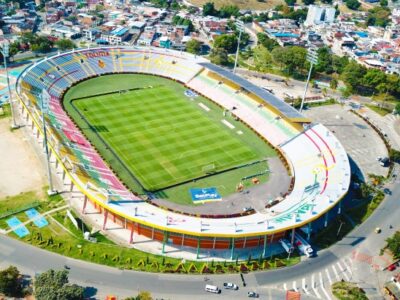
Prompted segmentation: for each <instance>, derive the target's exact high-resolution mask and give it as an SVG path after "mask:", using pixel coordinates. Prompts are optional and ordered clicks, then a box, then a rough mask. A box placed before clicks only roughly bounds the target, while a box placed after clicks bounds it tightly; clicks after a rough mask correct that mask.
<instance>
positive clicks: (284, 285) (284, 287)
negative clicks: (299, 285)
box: [283, 282, 287, 291]
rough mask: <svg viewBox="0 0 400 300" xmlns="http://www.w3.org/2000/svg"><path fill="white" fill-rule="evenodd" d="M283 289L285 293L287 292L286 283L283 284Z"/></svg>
mask: <svg viewBox="0 0 400 300" xmlns="http://www.w3.org/2000/svg"><path fill="white" fill-rule="evenodd" d="M283 289H284V290H285V291H287V286H286V282H285V283H284V284H283Z"/></svg>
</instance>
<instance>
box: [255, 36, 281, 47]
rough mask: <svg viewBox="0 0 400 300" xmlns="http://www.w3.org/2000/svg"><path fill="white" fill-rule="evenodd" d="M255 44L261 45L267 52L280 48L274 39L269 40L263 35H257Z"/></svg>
mask: <svg viewBox="0 0 400 300" xmlns="http://www.w3.org/2000/svg"><path fill="white" fill-rule="evenodd" d="M257 44H259V45H263V46H264V47H265V48H267V49H268V50H269V51H272V50H273V49H274V48H276V47H280V46H279V44H278V42H277V41H275V40H274V39H270V38H269V37H268V36H267V35H266V34H265V33H263V32H259V33H257Z"/></svg>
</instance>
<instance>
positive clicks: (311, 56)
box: [299, 47, 318, 112]
mask: <svg viewBox="0 0 400 300" xmlns="http://www.w3.org/2000/svg"><path fill="white" fill-rule="evenodd" d="M307 61H308V62H309V63H310V70H309V71H308V76H307V82H306V87H305V89H304V93H303V98H302V99H301V105H300V110H299V111H300V112H302V111H303V106H304V101H305V100H306V94H307V89H308V85H309V84H310V78H311V72H312V69H313V66H314V65H316V64H317V62H318V54H317V51H316V49H315V48H311V47H310V48H308V53H307Z"/></svg>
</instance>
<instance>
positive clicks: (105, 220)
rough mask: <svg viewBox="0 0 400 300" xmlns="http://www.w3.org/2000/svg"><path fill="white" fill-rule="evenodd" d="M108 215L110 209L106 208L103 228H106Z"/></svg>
mask: <svg viewBox="0 0 400 300" xmlns="http://www.w3.org/2000/svg"><path fill="white" fill-rule="evenodd" d="M107 217H108V210H107V209H104V222H103V230H106V224H107Z"/></svg>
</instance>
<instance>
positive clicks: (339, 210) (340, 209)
mask: <svg viewBox="0 0 400 300" xmlns="http://www.w3.org/2000/svg"><path fill="white" fill-rule="evenodd" d="M337 213H338V215H340V214H341V213H342V201H340V202H339V207H338V211H337Z"/></svg>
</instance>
